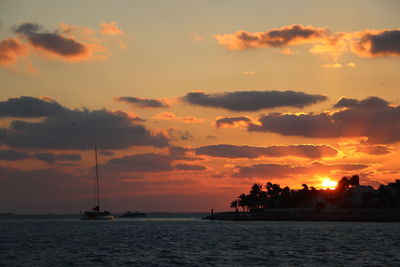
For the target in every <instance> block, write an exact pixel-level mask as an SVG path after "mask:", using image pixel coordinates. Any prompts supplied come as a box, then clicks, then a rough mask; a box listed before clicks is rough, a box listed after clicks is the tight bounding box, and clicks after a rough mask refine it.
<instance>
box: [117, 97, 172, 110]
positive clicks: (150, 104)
mask: <svg viewBox="0 0 400 267" xmlns="http://www.w3.org/2000/svg"><path fill="white" fill-rule="evenodd" d="M115 100H116V101H118V102H125V103H128V104H132V105H134V106H137V107H140V108H167V107H169V105H168V104H167V103H165V102H164V101H161V100H157V99H149V98H139V97H130V96H121V97H117V98H115Z"/></svg>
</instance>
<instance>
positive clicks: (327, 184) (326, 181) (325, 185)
mask: <svg viewBox="0 0 400 267" xmlns="http://www.w3.org/2000/svg"><path fill="white" fill-rule="evenodd" d="M336 186H337V182H336V181H332V180H331V179H330V178H329V177H326V178H322V182H321V187H322V189H335V188H336Z"/></svg>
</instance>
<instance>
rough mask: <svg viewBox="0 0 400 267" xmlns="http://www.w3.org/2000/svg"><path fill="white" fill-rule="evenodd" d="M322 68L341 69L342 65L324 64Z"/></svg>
mask: <svg viewBox="0 0 400 267" xmlns="http://www.w3.org/2000/svg"><path fill="white" fill-rule="evenodd" d="M322 67H323V68H328V69H340V68H341V67H342V65H341V64H340V63H332V64H324V65H322Z"/></svg>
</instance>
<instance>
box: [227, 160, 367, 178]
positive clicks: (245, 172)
mask: <svg viewBox="0 0 400 267" xmlns="http://www.w3.org/2000/svg"><path fill="white" fill-rule="evenodd" d="M367 167H368V165H364V164H325V163H321V162H314V163H312V164H310V165H305V166H292V165H284V164H255V165H251V166H245V167H238V170H237V172H236V173H234V174H232V177H236V178H264V179H266V178H267V179H270V178H290V177H296V176H298V175H329V174H331V172H332V171H343V172H347V171H358V170H362V169H365V168H367Z"/></svg>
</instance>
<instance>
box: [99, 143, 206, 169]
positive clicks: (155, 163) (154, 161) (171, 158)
mask: <svg viewBox="0 0 400 267" xmlns="http://www.w3.org/2000/svg"><path fill="white" fill-rule="evenodd" d="M178 150H179V152H177V151H178ZM172 151H173V152H172V153H170V154H169V155H162V154H155V153H144V154H136V155H128V156H123V157H120V158H113V159H110V160H109V161H108V162H107V163H106V164H104V169H107V170H109V171H110V170H111V171H115V172H122V173H132V172H165V171H173V170H203V168H204V169H205V167H203V166H201V167H200V165H195V164H190V165H189V164H178V165H175V166H173V163H174V162H175V161H177V160H186V161H190V160H197V158H193V157H188V156H186V155H185V153H184V151H182V150H181V149H177V148H175V149H173V150H172ZM102 168H103V167H102Z"/></svg>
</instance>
